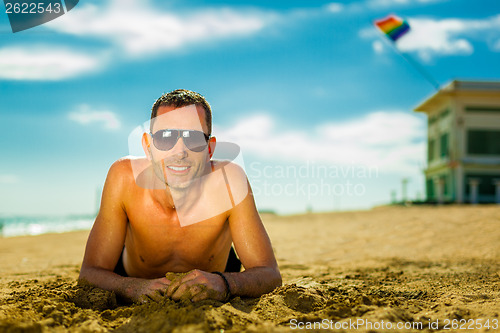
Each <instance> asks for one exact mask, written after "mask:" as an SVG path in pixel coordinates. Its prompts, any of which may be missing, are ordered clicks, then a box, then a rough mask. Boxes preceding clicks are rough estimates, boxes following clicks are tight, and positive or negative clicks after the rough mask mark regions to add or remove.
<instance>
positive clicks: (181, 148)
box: [171, 137, 188, 157]
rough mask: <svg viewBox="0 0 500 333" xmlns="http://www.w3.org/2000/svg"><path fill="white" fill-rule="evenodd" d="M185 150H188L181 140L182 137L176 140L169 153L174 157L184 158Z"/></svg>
mask: <svg viewBox="0 0 500 333" xmlns="http://www.w3.org/2000/svg"><path fill="white" fill-rule="evenodd" d="M187 150H188V148H187V147H186V145H185V144H184V140H182V137H180V138H179V139H178V140H177V142H176V143H175V146H173V147H172V150H171V153H172V155H175V156H182V157H186V156H187Z"/></svg>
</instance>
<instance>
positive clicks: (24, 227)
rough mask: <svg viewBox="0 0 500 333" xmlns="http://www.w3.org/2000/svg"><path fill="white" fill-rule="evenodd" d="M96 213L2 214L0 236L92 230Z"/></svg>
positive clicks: (0, 217)
mask: <svg viewBox="0 0 500 333" xmlns="http://www.w3.org/2000/svg"><path fill="white" fill-rule="evenodd" d="M94 220H95V215H71V216H29V217H28V216H0V237H14V236H28V235H40V234H46V233H62V232H68V231H76V230H90V228H92V224H93V223H94Z"/></svg>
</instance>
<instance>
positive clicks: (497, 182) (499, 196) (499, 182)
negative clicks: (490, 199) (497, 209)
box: [493, 178, 500, 204]
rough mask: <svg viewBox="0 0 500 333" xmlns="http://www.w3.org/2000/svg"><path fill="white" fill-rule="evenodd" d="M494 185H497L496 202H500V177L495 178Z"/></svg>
mask: <svg viewBox="0 0 500 333" xmlns="http://www.w3.org/2000/svg"><path fill="white" fill-rule="evenodd" d="M493 185H495V202H496V203H497V204H500V178H495V179H493Z"/></svg>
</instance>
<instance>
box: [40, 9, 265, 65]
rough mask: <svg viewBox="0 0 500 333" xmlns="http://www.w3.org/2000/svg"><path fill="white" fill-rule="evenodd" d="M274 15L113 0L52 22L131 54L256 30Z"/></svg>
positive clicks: (53, 25) (54, 26)
mask: <svg viewBox="0 0 500 333" xmlns="http://www.w3.org/2000/svg"><path fill="white" fill-rule="evenodd" d="M272 17H273V15H272V14H270V13H265V12H258V11H255V10H248V9H247V10H236V9H231V8H228V7H222V8H217V9H203V10H198V11H190V12H189V13H184V14H179V13H173V12H165V11H161V10H159V9H158V8H154V7H153V5H152V4H151V3H150V2H149V1H130V0H128V1H124V0H112V1H111V2H110V3H109V4H108V5H107V6H99V7H97V6H95V5H92V4H86V5H84V4H82V5H81V6H78V7H76V8H75V9H74V10H72V11H71V12H70V13H68V14H67V15H64V16H63V17H60V18H58V19H57V20H54V21H52V22H49V23H48V24H47V26H48V27H49V28H50V29H53V30H56V31H59V32H62V33H67V34H71V35H78V36H85V37H94V38H99V39H105V40H108V41H111V42H112V43H113V44H115V45H118V46H119V47H120V49H121V50H122V51H125V52H126V53H127V54H128V55H131V56H139V55H147V54H151V53H158V52H161V51H173V50H178V49H181V48H183V47H185V46H186V45H190V44H195V43H209V42H211V41H213V40H215V39H223V38H231V37H236V36H245V35H249V34H253V33H255V32H257V31H260V30H261V29H263V28H264V27H265V26H266V25H267V24H269V23H270V21H271V20H272Z"/></svg>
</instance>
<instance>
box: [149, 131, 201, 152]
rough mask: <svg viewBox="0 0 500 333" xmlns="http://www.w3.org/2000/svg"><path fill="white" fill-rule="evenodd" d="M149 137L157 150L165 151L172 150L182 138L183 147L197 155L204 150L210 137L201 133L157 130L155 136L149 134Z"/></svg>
mask: <svg viewBox="0 0 500 333" xmlns="http://www.w3.org/2000/svg"><path fill="white" fill-rule="evenodd" d="M151 136H152V137H153V144H154V145H155V147H156V148H157V149H159V150H164V151H167V150H170V149H172V148H174V146H175V144H176V143H177V140H179V138H180V137H182V141H184V145H186V147H187V148H188V149H189V150H191V151H194V152H197V153H199V152H202V151H204V150H205V148H206V147H207V142H208V139H210V136H208V135H206V134H205V133H203V132H201V131H192V130H182V129H164V130H159V131H158V132H156V133H155V134H151Z"/></svg>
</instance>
